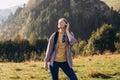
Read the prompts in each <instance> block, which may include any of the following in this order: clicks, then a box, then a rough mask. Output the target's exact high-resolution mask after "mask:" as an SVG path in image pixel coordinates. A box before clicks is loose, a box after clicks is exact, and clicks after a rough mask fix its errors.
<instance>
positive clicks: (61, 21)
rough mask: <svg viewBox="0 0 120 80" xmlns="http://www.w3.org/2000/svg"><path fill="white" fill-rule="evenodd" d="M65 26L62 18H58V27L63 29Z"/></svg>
mask: <svg viewBox="0 0 120 80" xmlns="http://www.w3.org/2000/svg"><path fill="white" fill-rule="evenodd" d="M65 26H66V23H65V21H64V20H62V19H60V20H59V21H58V28H60V29H65V28H66V27H65Z"/></svg>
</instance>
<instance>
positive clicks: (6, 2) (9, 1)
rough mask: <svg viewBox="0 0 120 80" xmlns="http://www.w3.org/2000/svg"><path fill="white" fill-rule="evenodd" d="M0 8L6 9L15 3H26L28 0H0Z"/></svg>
mask: <svg viewBox="0 0 120 80" xmlns="http://www.w3.org/2000/svg"><path fill="white" fill-rule="evenodd" d="M0 1H1V2H0V9H6V8H9V7H13V6H16V5H21V4H24V3H27V2H28V0H0Z"/></svg>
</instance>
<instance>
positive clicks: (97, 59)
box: [0, 54, 120, 80]
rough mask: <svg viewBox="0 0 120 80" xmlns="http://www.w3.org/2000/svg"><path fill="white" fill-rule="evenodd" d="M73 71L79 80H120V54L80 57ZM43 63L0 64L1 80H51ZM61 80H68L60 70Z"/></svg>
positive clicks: (76, 59)
mask: <svg viewBox="0 0 120 80" xmlns="http://www.w3.org/2000/svg"><path fill="white" fill-rule="evenodd" d="M73 62H74V66H73V69H74V71H75V72H76V75H77V76H78V78H79V80H120V54H114V55H110V54H109V55H96V56H88V57H78V58H75V59H74V60H73ZM43 64H44V63H43V62H33V61H31V62H24V63H13V62H10V63H8V62H7V63H0V80H51V76H50V72H49V70H48V71H45V70H44V68H43ZM59 80H68V78H67V76H66V75H65V74H64V73H63V72H62V70H61V69H60V73H59Z"/></svg>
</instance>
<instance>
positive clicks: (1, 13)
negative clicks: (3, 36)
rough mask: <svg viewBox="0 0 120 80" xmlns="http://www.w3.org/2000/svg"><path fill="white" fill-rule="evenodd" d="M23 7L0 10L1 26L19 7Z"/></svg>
mask: <svg viewBox="0 0 120 80" xmlns="http://www.w3.org/2000/svg"><path fill="white" fill-rule="evenodd" d="M22 6H23V5H19V6H13V7H10V8H7V9H0V24H1V22H2V21H5V20H6V19H7V17H8V16H9V15H10V14H14V13H15V11H16V9H17V8H18V7H22Z"/></svg>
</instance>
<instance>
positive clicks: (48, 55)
mask: <svg viewBox="0 0 120 80" xmlns="http://www.w3.org/2000/svg"><path fill="white" fill-rule="evenodd" d="M54 35H55V33H53V34H52V35H51V36H50V38H49V41H48V45H47V50H46V54H45V58H44V61H45V62H49V61H50V58H51V54H52V52H53V51H52V50H53V41H54Z"/></svg>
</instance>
